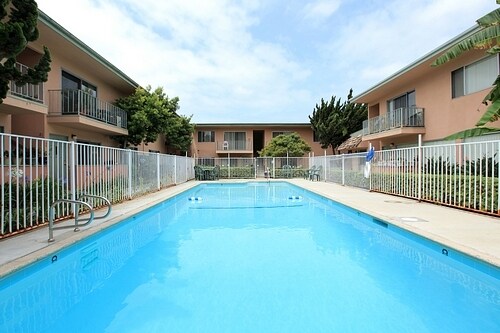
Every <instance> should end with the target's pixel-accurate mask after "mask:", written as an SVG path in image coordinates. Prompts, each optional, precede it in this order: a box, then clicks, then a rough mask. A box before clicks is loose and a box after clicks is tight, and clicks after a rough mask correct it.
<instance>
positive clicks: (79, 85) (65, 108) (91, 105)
mask: <svg viewBox="0 0 500 333" xmlns="http://www.w3.org/2000/svg"><path fill="white" fill-rule="evenodd" d="M61 86H62V90H63V92H62V96H63V105H62V112H63V113H80V112H86V113H87V114H88V115H90V116H95V115H96V107H97V105H96V97H97V87H96V86H94V85H93V84H90V83H88V82H86V81H83V80H82V79H79V78H78V77H76V76H74V75H71V74H69V73H67V72H65V71H63V72H62V85H61ZM82 91H83V92H84V93H85V94H82Z"/></svg>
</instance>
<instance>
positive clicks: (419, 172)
mask: <svg viewBox="0 0 500 333" xmlns="http://www.w3.org/2000/svg"><path fill="white" fill-rule="evenodd" d="M422 155H423V154H422V134H419V135H418V165H417V167H418V189H417V190H418V194H417V199H418V201H420V200H422V157H423V156H422Z"/></svg>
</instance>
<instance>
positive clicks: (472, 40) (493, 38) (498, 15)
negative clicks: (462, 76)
mask: <svg viewBox="0 0 500 333" xmlns="http://www.w3.org/2000/svg"><path fill="white" fill-rule="evenodd" d="M497 3H500V1H498V0H497ZM476 22H477V24H478V25H479V27H480V30H478V31H477V32H475V33H474V34H472V35H471V36H469V37H468V38H466V39H464V40H462V41H461V42H459V43H457V44H455V45H454V46H452V47H451V48H450V49H448V50H447V51H446V52H445V53H444V54H442V55H441V56H439V57H438V58H437V59H436V60H435V61H434V62H433V63H432V66H439V65H442V64H444V63H447V62H448V61H450V60H452V59H455V58H456V57H458V56H460V55H461V54H462V53H464V52H467V51H470V50H473V49H483V50H484V49H485V50H487V51H486V53H489V54H497V53H500V46H499V45H498V44H499V41H500V9H495V10H494V11H492V12H491V13H488V14H486V15H485V16H483V17H481V18H480V19H478V20H477V21H476ZM483 103H484V104H485V105H488V104H489V106H488V108H487V109H486V111H485V113H484V114H483V115H482V117H481V118H480V119H479V121H478V122H477V123H476V127H474V128H471V129H467V130H465V131H461V132H458V133H455V134H452V135H450V136H448V137H447V139H449V140H453V139H458V138H466V137H473V136H480V135H484V134H486V133H491V132H498V131H500V128H491V127H486V126H484V125H486V124H487V123H489V122H494V121H496V120H498V119H500V75H499V76H498V77H497V79H496V80H495V82H494V83H493V89H491V91H490V92H489V93H488V95H486V97H484V99H483Z"/></svg>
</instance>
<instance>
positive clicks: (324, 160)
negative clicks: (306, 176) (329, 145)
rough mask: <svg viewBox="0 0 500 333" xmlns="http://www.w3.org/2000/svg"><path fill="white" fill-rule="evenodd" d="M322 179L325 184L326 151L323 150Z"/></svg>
mask: <svg viewBox="0 0 500 333" xmlns="http://www.w3.org/2000/svg"><path fill="white" fill-rule="evenodd" d="M323 164H324V166H323V179H324V180H325V182H326V149H325V155H324V159H323Z"/></svg>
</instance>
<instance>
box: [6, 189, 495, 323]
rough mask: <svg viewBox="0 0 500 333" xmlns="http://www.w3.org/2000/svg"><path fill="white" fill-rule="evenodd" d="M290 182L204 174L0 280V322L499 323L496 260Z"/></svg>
mask: <svg viewBox="0 0 500 333" xmlns="http://www.w3.org/2000/svg"><path fill="white" fill-rule="evenodd" d="M443 250H446V249H443V247H442V246H440V245H439V244H436V243H432V242H429V241H426V240H423V239H421V238H419V237H417V236H414V235H411V234H409V233H407V232H404V231H402V230H400V229H399V228H396V227H393V226H391V225H388V224H386V223H385V222H384V221H379V220H377V219H374V218H372V217H370V216H367V215H365V214H363V213H360V212H358V211H355V210H352V209H349V208H347V207H344V206H342V205H340V204H337V203H334V202H332V201H330V200H327V199H325V198H322V197H320V196H317V195H314V194H311V193H310V192H308V191H306V190H303V189H300V188H298V187H295V186H293V185H290V184H286V183H270V184H268V183H247V184H203V185H200V186H197V187H195V188H193V189H191V190H189V191H188V192H186V193H183V194H181V195H178V196H176V197H175V198H173V199H170V200H168V201H165V202H163V203H161V204H159V205H157V206H155V207H153V208H151V209H149V210H147V211H145V212H142V213H140V214H138V215H136V216H134V217H132V218H130V219H128V220H127V221H125V222H124V223H121V224H120V225H117V226H113V227H111V228H109V229H107V230H105V231H104V232H101V233H100V234H98V235H95V236H93V237H90V238H89V239H87V240H85V241H83V242H80V243H79V244H77V245H76V246H72V247H71V248H68V249H65V250H62V251H60V252H58V253H55V254H54V255H51V256H49V257H48V258H46V259H45V260H43V261H41V262H39V263H37V264H35V265H31V266H30V267H27V268H26V269H24V270H22V271H20V272H18V273H16V274H14V275H11V276H8V277H6V278H4V279H2V280H1V281H0V332H49V331H50V332H71V331H73V332H499V331H500V321H499V320H498V318H500V279H499V275H498V269H496V268H494V267H491V266H488V265H486V264H484V263H481V262H479V261H475V260H473V259H471V258H468V257H466V256H464V255H461V254H458V253H454V252H453V251H451V250H450V252H449V253H448V254H449V255H448V256H446V255H445V254H443Z"/></svg>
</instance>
